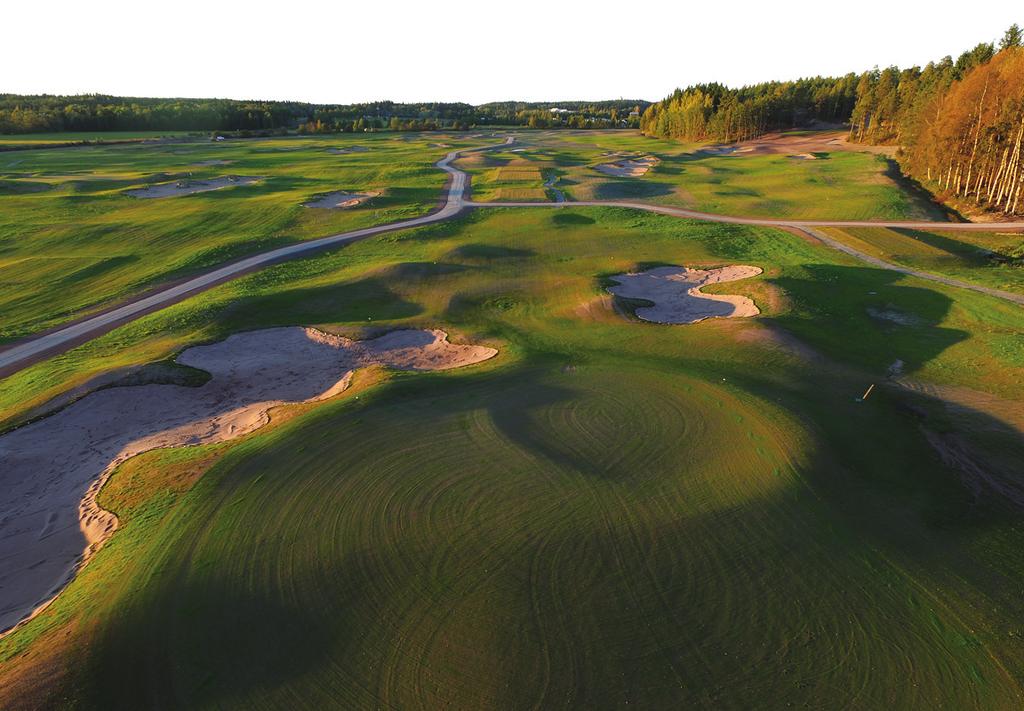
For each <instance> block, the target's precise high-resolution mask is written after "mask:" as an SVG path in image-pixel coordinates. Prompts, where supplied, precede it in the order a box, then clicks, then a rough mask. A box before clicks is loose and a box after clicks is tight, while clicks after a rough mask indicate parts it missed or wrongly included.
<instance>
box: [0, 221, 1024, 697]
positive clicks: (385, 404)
mask: <svg viewBox="0 0 1024 711" xmlns="http://www.w3.org/2000/svg"><path fill="white" fill-rule="evenodd" d="M650 263H669V264H684V265H689V266H699V265H706V266H714V265H720V264H723V263H745V264H754V265H757V266H761V267H763V268H764V269H765V273H764V274H763V275H762V276H761V277H758V278H757V279H752V280H750V281H749V283H747V282H743V283H735V284H729V285H727V286H728V287H729V289H730V290H731V291H733V292H734V293H746V294H749V295H751V296H753V297H754V298H755V299H756V300H757V302H758V304H759V306H761V308H762V310H763V313H764V315H763V317H762V318H761V319H759V320H757V321H745V320H737V321H710V322H706V323H702V324H698V325H695V326H687V327H670V326H656V325H651V324H640V323H636V322H631V321H629V320H627V319H624V318H622V317H620V316H618V315H617V314H615V313H614V311H612V310H611V309H610V308H609V306H608V302H607V301H606V300H602V289H601V284H602V277H604V276H607V275H610V274H615V273H620V272H622V271H625V270H628V269H630V268H633V267H635V266H637V265H638V264H650ZM737 290H738V292H737ZM780 292H784V293H781V294H780ZM869 292H875V293H874V294H870V293H869ZM875 305H881V306H883V307H887V308H892V309H898V310H900V311H904V312H908V313H913V314H915V316H916V317H917V320H916V321H915V322H914V323H915V325H914V326H905V327H904V326H897V325H896V324H891V323H878V322H877V321H876V320H874V319H872V318H871V317H870V316H869V315H868V314H867V312H866V309H867V308H868V307H870V306H875ZM284 323H305V324H323V323H331V324H336V325H339V326H340V327H341V329H342V330H344V331H345V332H347V333H352V334H359V333H360V332H362V331H363V330H364V329H366V328H367V327H372V328H378V327H395V326H407V325H433V326H442V327H445V328H448V329H449V330H451V331H452V332H453V334H454V337H455V338H456V339H464V340H466V341H470V342H481V341H486V342H490V343H494V344H496V345H497V346H498V347H499V348H500V349H501V353H500V355H499V357H498V358H497V359H495V360H492V361H488V362H487V363H485V364H482V365H481V366H478V367H475V368H471V369H467V370H461V371H452V372H448V373H438V374H396V375H391V376H388V377H387V378H386V379H385V380H384V381H383V382H380V383H376V384H374V383H368V384H366V385H365V387H364V388H363V389H361V390H359V391H357V392H354V393H351V394H350V395H349V396H348V397H344V396H343V397H341V398H339V399H337V400H334V401H331V402H329V403H326V404H323V405H319V406H309V407H305V408H299V409H297V410H296V411H295V412H293V413H292V414H291V416H290V419H287V421H281V422H280V423H279V424H277V425H276V426H272V427H271V428H270V429H268V430H265V431H263V432H261V433H258V434H256V435H255V436H251V437H248V438H245V439H244V440H242V441H240V442H237V443H232V444H230V445H226V446H223V447H222V448H220V449H217V450H215V451H214V450H211V449H209V448H197V449H185V450H175V451H171V452H153V453H150V454H148V455H145V457H143V458H139V459H137V460H134V461H132V462H129V463H128V465H127V466H126V467H124V468H122V470H121V471H119V472H117V473H116V474H115V475H114V477H112V478H111V481H110V484H109V485H108V487H107V488H106V489H105V491H104V492H103V496H104V503H105V504H106V505H109V506H111V507H113V508H115V509H116V510H117V511H118V514H119V516H121V518H122V522H123V526H122V528H121V530H120V531H119V532H118V533H117V534H116V535H115V536H114V538H113V539H112V540H111V541H110V543H109V544H108V545H107V546H106V547H105V548H104V549H103V550H102V551H100V553H99V554H98V555H97V556H96V558H95V559H94V561H93V562H92V563H91V564H90V565H89V566H88V568H87V569H86V571H85V573H84V574H83V575H81V576H80V577H79V578H78V579H77V580H76V581H75V582H74V583H73V584H72V586H71V587H70V588H69V590H68V591H67V594H66V595H64V596H62V597H61V598H60V599H59V600H58V602H57V603H56V604H55V605H53V606H52V607H51V608H50V609H49V610H48V611H47V613H45V614H44V615H41V616H40V617H39V618H37V619H36V620H35V621H33V622H32V623H31V624H30V625H28V626H26V627H25V628H24V629H23V630H21V631H19V632H18V633H17V634H15V635H13V636H11V637H9V638H7V639H5V640H3V641H2V642H0V660H2V661H0V702H5V701H7V700H8V699H16V698H17V696H16V694H17V691H18V687H17V685H15V686H13V687H11V686H4V683H3V682H4V680H5V675H6V674H7V672H6V670H7V669H10V668H12V666H11V663H12V662H11V660H20V659H23V656H21V655H24V654H26V653H30V652H31V650H32V649H33V646H32V643H33V641H34V640H45V639H46V638H45V635H46V634H48V633H50V631H52V630H55V629H62V630H63V629H66V630H68V635H69V637H68V639H67V641H66V642H65V643H64V645H65V646H64V649H65V650H66V652H65V653H64V655H63V656H62V658H63V659H74V660H75V663H74V664H73V665H71V666H70V667H69V668H68V669H67V670H66V671H64V672H63V673H62V674H60V675H58V678H57V679H55V680H52V681H51V683H50V684H49V685H48V686H47V687H46V693H48V694H50V695H51V697H52V698H44V699H43V701H44V703H43V704H42V705H46V702H47V701H50V702H51V704H50V705H56V701H59V700H61V699H63V700H65V701H66V700H69V699H70V700H72V701H73V702H74V703H75V704H77V705H78V706H80V707H85V708H91V707H97V706H110V707H130V708H144V707H161V706H182V707H219V708H246V709H261V708H280V707H282V706H295V705H297V704H298V705H304V706H308V707H311V708H323V707H347V708H359V707H402V708H440V707H456V708H493V707H515V708H518V707H550V706H576V707H585V708H594V707H608V706H625V705H626V704H627V702H628V704H629V705H630V706H638V707H641V708H664V707H667V706H684V707H687V706H689V707H694V706H702V707H714V708H749V707H754V706H782V705H786V704H793V705H795V706H810V707H823V706H833V705H835V704H836V703H841V704H845V705H847V706H850V707H856V708H879V707H890V706H891V707H894V708H931V707H937V706H939V705H943V706H947V707H951V708H979V709H980V708H986V709H988V708H1017V707H1018V706H1019V701H1020V698H1021V685H1022V683H1024V678H1022V676H1024V673H1022V671H1021V670H1022V669H1024V653H1022V652H1021V649H1020V647H1019V644H1017V643H1016V642H1015V639H1016V635H1017V634H1019V630H1017V627H1018V626H1019V625H1018V621H1019V620H1020V619H1021V615H1022V613H1024V605H1022V603H1021V601H1020V599H1019V596H1017V595H1015V594H1012V591H1013V590H1016V589H1018V588H1019V587H1020V583H1021V580H1022V579H1024V565H1022V563H1021V560H1022V559H1021V556H1020V552H1019V551H1020V550H1021V544H1022V543H1024V541H1022V540H1021V534H1020V527H1019V514H1017V513H1015V512H1014V511H1013V510H1012V509H1009V508H1008V507H1006V505H1005V501H1004V500H1002V499H1000V497H998V496H994V495H992V494H991V493H987V494H983V495H981V496H980V497H978V496H975V495H972V494H971V487H970V485H969V484H970V482H967V483H965V481H964V480H963V479H962V478H961V477H962V473H961V472H958V471H956V470H955V469H953V468H950V467H949V466H947V465H944V464H943V463H942V462H941V460H940V459H939V458H938V456H937V455H936V454H935V452H934V451H933V450H932V449H931V447H930V445H929V444H928V440H927V437H926V434H925V432H926V431H941V430H943V428H948V427H949V426H950V425H949V423H948V422H947V421H946V420H945V419H943V418H944V415H943V413H944V412H945V410H944V409H943V408H942V407H941V405H940V404H939V403H937V402H936V401H934V400H932V399H929V398H928V397H925V396H910V395H907V394H905V393H904V392H903V391H901V390H898V389H895V388H891V387H887V386H885V385H884V384H882V383H883V379H884V372H885V368H886V366H887V365H888V363H889V362H890V358H893V357H902V358H903V359H904V360H905V361H906V363H907V369H908V372H910V373H911V374H912V375H914V376H915V377H917V378H920V379H923V380H933V381H944V382H949V383H955V384H958V385H961V386H971V387H975V388H978V389H980V390H988V391H990V392H995V393H996V394H998V395H1000V396H1002V397H1008V398H1009V397H1012V398H1017V399H1021V398H1022V397H1024V383H1022V382H1020V377H1019V374H1020V372H1021V367H1022V366H1024V363H1021V362H1019V361H1013V360H1012V359H1008V358H1004V357H1003V356H1000V355H998V348H997V345H996V344H998V343H999V342H1000V339H1001V338H1003V337H1007V336H1009V337H1012V336H1013V334H1019V333H1020V331H1021V329H1022V328H1024V316H1022V315H1021V312H1020V309H1019V308H1016V307H1013V308H1011V307H1010V306H1009V305H1003V304H1001V303H999V302H996V301H995V300H993V299H989V298H987V297H984V296H981V295H976V294H964V293H961V292H958V291H956V290H950V289H946V288H944V287H938V286H936V285H932V284H930V283H923V282H919V281H917V280H914V279H910V278H904V277H902V276H900V275H897V274H892V273H888V272H881V271H879V270H875V269H870V268H866V267H863V266H862V265H860V264H858V263H856V262H852V261H851V260H849V259H848V258H846V257H845V256H844V255H841V254H837V253H835V252H833V251H829V250H827V249H826V248H824V247H820V246H815V245H812V244H808V243H806V242H803V241H801V240H799V239H798V238H796V237H794V236H792V235H789V234H787V233H783V232H777V231H774V230H769V229H753V228H745V227H739V226H729V225H708V224H702V223H693V222H686V221H681V220H672V219H670V218H664V217H659V216H650V215H637V214H635V213H632V212H629V211H619V210H609V209H604V210H578V211H575V210H574V211H560V212H558V213H547V212H540V211H534V212H530V211H501V212H479V211H478V212H474V213H472V214H471V215H470V216H469V217H467V218H465V219H462V220H459V221H457V222H453V223H449V224H443V225H435V226H431V227H428V228H424V229H420V230H416V231H414V232H410V233H403V234H395V235H388V236H382V237H379V238H375V239H372V240H368V241H365V242H362V243H359V244H355V245H351V246H350V247H348V248H346V249H344V250H341V251H339V252H336V253H333V254H328V255H322V256H320V257H317V258H315V259H310V260H303V261H300V262H293V263H288V264H282V265H279V266H276V267H273V268H271V269H268V270H266V271H264V272H261V273H259V274H255V275H252V276H249V277H246V278H244V279H241V280H239V281H237V282H233V283H230V284H226V285H223V286H221V287H218V288H217V289H215V290H212V291H210V292H207V293H205V294H203V295H201V296H199V297H197V298H194V299H191V300H189V301H187V302H183V303H182V304H179V305H177V306H174V307H172V308H170V309H168V310H166V311H164V312H161V313H159V314H154V315H152V316H149V317H147V318H145V319H143V320H141V321H139V322H137V323H135V324H132V325H130V326H127V327H125V328H122V329H119V330H118V331H116V332H114V333H111V334H109V335H107V336H105V337H103V338H101V339H99V340H97V341H95V342H94V343H92V344H89V345H88V346H85V347H82V348H79V349H77V350H75V351H72V352H71V353H69V354H67V355H65V356H62V357H60V358H57V359H54V360H53V361H50V362H48V363H45V364H40V365H39V366H36V367H34V368H32V369H30V370H29V371H26V372H24V373H22V374H19V375H17V376H15V377H13V378H10V379H8V381H7V382H5V386H8V387H5V389H4V391H3V392H0V407H2V408H3V409H2V410H0V412H3V413H4V414H5V415H9V414H11V413H15V412H16V411H17V410H18V409H19V408H21V407H23V406H24V403H26V402H30V401H31V400H32V399H33V398H36V397H39V396H41V394H45V393H46V392H51V391H53V390H55V389H60V388H61V387H64V384H66V383H67V382H69V381H73V380H74V379H75V378H77V377H81V375H82V374H88V373H95V372H97V371H100V370H103V369H106V368H111V367H114V365H115V364H117V363H118V362H131V361H135V362H140V361H145V360H157V359H159V358H161V357H166V355H167V354H168V353H170V352H172V351H173V350H175V349H177V348H180V347H182V345H184V344H186V343H189V342H195V341H199V340H206V339H210V338H217V337H221V336H223V335H226V334H227V333H230V332H232V331H235V330H239V329H244V328H256V327H263V326H271V325H278V324H284ZM778 329H784V332H785V333H788V334H790V335H789V338H790V339H791V338H792V336H793V334H796V335H797V336H798V337H799V339H800V340H801V341H802V342H803V344H804V346H805V347H809V348H812V349H814V350H815V351H817V352H818V353H820V354H821V356H820V359H819V360H816V361H814V362H809V361H807V360H804V359H803V358H802V357H798V356H794V355H792V354H791V352H790V351H789V350H787V349H786V348H785V347H784V344H785V343H786V342H787V341H786V340H785V339H782V340H778V339H773V338H771V337H770V336H771V334H772V333H776V332H777V331H778ZM780 344H783V345H781V346H780ZM870 382H878V383H880V384H882V385H881V387H879V388H878V389H877V390H876V394H875V395H874V396H873V397H872V398H871V399H869V400H868V401H867V402H864V403H858V402H856V401H855V397H856V396H857V395H859V394H860V393H862V392H863V389H864V387H865V386H866V385H867V384H868V383H870ZM357 395H358V396H359V397H358V399H357V398H356V396H357ZM971 418H973V419H971ZM968 420H970V421H975V420H976V421H977V427H976V428H971V427H967V426H966V425H964V424H963V422H965V421H968ZM956 423H957V425H956V428H957V429H956V431H957V433H958V436H962V437H963V438H964V439H965V440H966V441H967V442H968V443H969V444H970V445H971V447H972V449H971V450H970V451H971V452H973V453H974V454H973V455H972V456H976V457H977V458H978V461H980V462H982V464H983V465H984V466H985V467H986V468H989V467H993V468H992V469H991V472H992V473H993V474H997V475H1000V476H1004V475H1012V474H1013V472H1012V470H1011V471H1010V473H1009V474H1007V473H1006V472H1005V471H1002V470H1000V469H999V468H998V464H999V462H1000V461H1003V460H1001V459H999V457H997V456H996V455H997V454H998V455H1000V456H1003V457H1008V459H1007V460H1006V461H1011V462H1012V461H1019V455H1020V454H1022V452H1021V444H1020V440H1019V438H1016V439H1013V438H1010V439H1006V438H1005V436H1004V435H1003V434H999V435H998V436H997V434H994V433H995V432H996V431H997V430H998V423H996V422H994V421H993V420H992V419H991V417H989V416H988V415H986V413H984V412H976V413H973V414H971V415H970V418H967V417H966V415H962V416H958V417H957V419H956ZM999 431H1000V432H1001V430H999ZM1014 456H1017V459H1013V457H1014ZM204 472H205V473H204ZM1011 632H1013V635H1011V634H1010V633H1011ZM18 669H19V672H18V673H19V674H22V675H25V673H26V672H25V668H24V666H23V665H22V666H19V667H18ZM5 690H6V695H3V694H4V693H5ZM0 705H5V704H4V703H0Z"/></svg>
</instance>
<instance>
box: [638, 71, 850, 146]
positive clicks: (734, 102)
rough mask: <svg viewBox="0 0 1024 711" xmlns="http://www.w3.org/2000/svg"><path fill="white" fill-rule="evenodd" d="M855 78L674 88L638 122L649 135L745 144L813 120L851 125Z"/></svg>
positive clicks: (648, 109)
mask: <svg viewBox="0 0 1024 711" xmlns="http://www.w3.org/2000/svg"><path fill="white" fill-rule="evenodd" d="M856 92H857V76H856V75H855V74H847V75H846V76H843V77H838V78H834V77H811V78H807V79H797V80H796V81H786V82H779V81H773V82H765V83H762V84H755V85H753V86H745V87H742V88H739V89H731V88H729V87H726V86H723V85H722V84H717V83H713V84H698V85H696V86H691V87H688V88H686V89H676V90H675V91H674V92H673V93H672V94H671V95H670V96H668V97H667V98H666V99H664V100H663V101H660V102H658V103H656V104H652V105H651V106H649V107H648V108H647V110H646V111H645V112H644V114H643V116H642V118H641V120H640V130H641V131H642V132H643V133H645V134H646V135H649V136H657V137H660V138H678V139H682V140H687V141H742V140H746V139H750V138H756V137H757V136H760V135H762V134H764V133H767V132H768V131H772V130H778V129H781V128H789V127H795V126H805V125H808V124H810V123H813V122H815V121H817V122H825V123H841V122H845V121H848V120H849V118H850V113H851V112H852V111H853V107H854V104H855V103H856V100H857V93H856Z"/></svg>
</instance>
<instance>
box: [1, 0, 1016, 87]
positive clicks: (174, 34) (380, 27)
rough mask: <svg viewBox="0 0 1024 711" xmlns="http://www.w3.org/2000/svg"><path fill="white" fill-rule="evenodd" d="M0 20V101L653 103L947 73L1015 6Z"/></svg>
mask: <svg viewBox="0 0 1024 711" xmlns="http://www.w3.org/2000/svg"><path fill="white" fill-rule="evenodd" d="M4 5H5V6H4V8H3V10H2V12H0V28H2V29H3V31H2V33H0V37H2V38H3V39H2V40H0V93H18V94H35V93H48V94H81V93H104V94H115V95H121V96H186V97H223V98H236V99H294V100H299V101H311V102H316V103H351V102H358V101H371V100H376V99H392V100H394V101H430V100H434V101H466V102H469V103H482V102H486V101H496V100H505V99H522V100H532V101H557V100H559V99H613V98H620V97H622V98H641V99H649V100H657V99H661V98H663V97H664V96H665V95H666V94H668V93H669V92H671V91H672V90H673V89H674V88H675V87H677V86H685V85H687V84H692V83H697V82H706V81H719V82H722V83H725V84H728V85H731V86H738V85H742V84H749V83H753V82H757V81H764V80H768V79H792V78H797V77H800V76H808V75H816V74H824V75H835V74H845V73H846V72H849V71H856V72H860V71H863V70H864V69H869V68H871V67H872V66H875V65H878V66H881V67H884V66H888V65H890V64H896V65H899V66H909V65H912V64H922V65H923V64H925V63H927V62H928V61H929V60H932V59H939V58H941V57H942V56H943V55H946V54H950V55H953V57H954V58H955V57H956V55H957V54H959V53H960V52H962V51H963V50H965V49H968V48H970V47H973V46H974V45H975V44H977V43H978V42H982V41H994V40H997V39H998V38H999V37H1001V36H1002V33H1003V31H1004V30H1005V29H1006V27H1008V26H1009V25H1010V24H1011V23H1013V22H1017V23H1019V24H1021V25H1024V3H1022V2H1020V0H975V1H974V2H968V3H964V2H963V0H957V1H956V2H952V1H949V0H932V1H930V2H920V1H914V2H907V1H905V0H886V1H884V2H879V1H877V0H857V1H856V2H844V3H835V2H821V1H818V2H806V1H804V0H795V1H789V2H765V1H764V0H761V1H758V2H747V1H743V2H737V1H736V0H733V2H721V1H719V2H701V3H699V4H695V3H691V2H686V1H685V0H675V1H667V2H664V1H662V0H639V1H633V2H631V1H629V0H620V1H618V2H607V3H606V2H600V1H599V0H590V1H588V2H570V1H568V0H561V1H559V0H544V1H541V2H538V1H537V0H515V1H514V2H507V3H492V2H431V1H428V0H418V1H416V2H407V1H406V0H390V1H389V0H362V1H361V2H360V1H359V0H347V1H341V2H338V1H335V2H321V1H320V0H300V1H299V2H291V3H282V2H280V1H279V0H278V1H275V2H273V3H267V4H265V5H264V4H263V3H261V2H259V0H249V1H247V2H235V1H234V0H204V1H202V2H197V1H195V0H170V1H168V2H154V1H153V0H74V1H68V0H56V1H53V0H50V1H48V2H41V1H39V0H36V1H35V2H32V1H27V2H26V1H21V2H7V3H4Z"/></svg>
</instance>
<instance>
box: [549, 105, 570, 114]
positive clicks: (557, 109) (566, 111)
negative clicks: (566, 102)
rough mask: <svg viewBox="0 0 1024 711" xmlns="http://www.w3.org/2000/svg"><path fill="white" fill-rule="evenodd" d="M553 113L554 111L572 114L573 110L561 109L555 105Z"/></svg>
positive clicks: (555, 112) (552, 108) (552, 109)
mask: <svg viewBox="0 0 1024 711" xmlns="http://www.w3.org/2000/svg"><path fill="white" fill-rule="evenodd" d="M551 113H553V114H571V113H572V111H570V110H569V109H559V108H557V107H554V106H553V107H551Z"/></svg>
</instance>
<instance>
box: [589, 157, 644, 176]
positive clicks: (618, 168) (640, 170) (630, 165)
mask: <svg viewBox="0 0 1024 711" xmlns="http://www.w3.org/2000/svg"><path fill="white" fill-rule="evenodd" d="M657 164H658V159H657V158H655V157H654V156H644V157H643V158H627V159H626V160H620V161H618V162H616V163H602V164H601V165H598V166H594V169H595V170H597V171H598V172H599V173H604V174H605V175H610V176H612V177H613V178H641V177H643V176H645V175H647V171H649V170H650V169H651V168H653V167H654V166H656V165H657Z"/></svg>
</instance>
